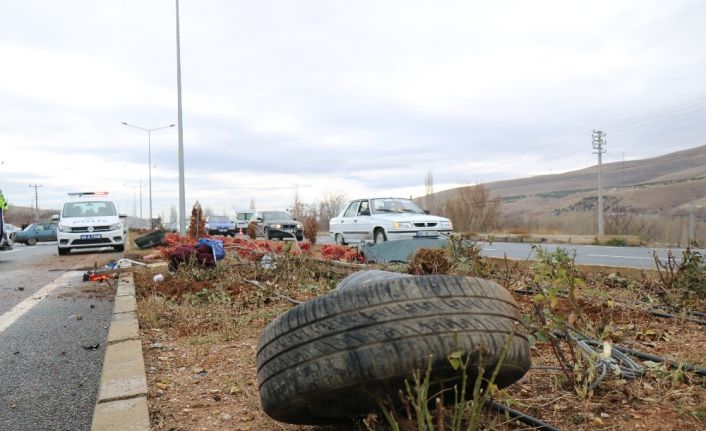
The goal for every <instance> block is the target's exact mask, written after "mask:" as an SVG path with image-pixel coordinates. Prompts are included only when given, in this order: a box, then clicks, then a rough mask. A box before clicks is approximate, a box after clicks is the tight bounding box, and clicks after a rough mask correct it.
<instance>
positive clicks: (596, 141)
mask: <svg viewBox="0 0 706 431" xmlns="http://www.w3.org/2000/svg"><path fill="white" fill-rule="evenodd" d="M591 137H592V138H593V149H594V150H596V151H595V152H594V153H593V154H598V235H603V234H604V231H603V184H602V183H601V170H602V162H603V154H604V153H605V152H606V149H605V148H603V146H604V145H605V144H606V139H605V137H606V134H605V133H603V131H602V130H594V131H593V134H592V135H591Z"/></svg>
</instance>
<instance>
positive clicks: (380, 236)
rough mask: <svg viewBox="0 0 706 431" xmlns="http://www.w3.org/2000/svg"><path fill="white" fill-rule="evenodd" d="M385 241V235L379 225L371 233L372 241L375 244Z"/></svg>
mask: <svg viewBox="0 0 706 431" xmlns="http://www.w3.org/2000/svg"><path fill="white" fill-rule="evenodd" d="M385 241H387V236H386V235H385V231H384V230H383V228H381V227H379V228H377V229H375V233H374V234H373V242H375V244H380V243H381V242H385Z"/></svg>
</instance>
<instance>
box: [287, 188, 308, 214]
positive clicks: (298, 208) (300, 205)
mask: <svg viewBox="0 0 706 431" xmlns="http://www.w3.org/2000/svg"><path fill="white" fill-rule="evenodd" d="M305 210H306V208H305V205H304V202H302V200H301V198H300V197H299V187H297V188H296V190H294V198H293V200H292V206H291V207H290V208H289V213H290V214H291V215H292V216H293V217H294V218H295V219H297V220H302V219H303V218H304V215H305V214H304V212H305Z"/></svg>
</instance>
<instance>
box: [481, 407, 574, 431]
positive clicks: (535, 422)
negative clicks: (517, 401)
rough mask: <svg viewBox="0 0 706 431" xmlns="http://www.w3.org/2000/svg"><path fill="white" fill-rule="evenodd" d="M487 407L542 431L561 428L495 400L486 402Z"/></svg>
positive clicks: (554, 430) (553, 430)
mask: <svg viewBox="0 0 706 431" xmlns="http://www.w3.org/2000/svg"><path fill="white" fill-rule="evenodd" d="M485 407H486V408H488V409H490V410H495V411H496V412H499V413H502V414H504V415H507V416H508V417H510V418H512V419H516V420H518V421H520V422H522V423H525V424H527V425H531V426H533V427H534V428H535V429H538V430H541V431H560V430H559V428H556V427H554V426H552V425H549V424H548V423H546V422H543V421H541V420H539V419H537V418H534V417H532V416H530V415H528V414H526V413H523V412H521V411H519V410H515V409H513V408H510V407H508V406H506V405H503V404H500V403H498V402H496V401H493V400H487V401H486V402H485Z"/></svg>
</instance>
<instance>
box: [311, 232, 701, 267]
mask: <svg viewBox="0 0 706 431" xmlns="http://www.w3.org/2000/svg"><path fill="white" fill-rule="evenodd" d="M316 242H317V243H318V244H331V243H332V240H331V238H330V236H324V235H321V236H319V237H317V239H316ZM478 245H480V247H481V250H482V251H481V254H482V255H483V256H488V257H500V258H502V257H504V256H507V258H508V259H515V260H525V259H529V260H537V255H536V253H535V250H533V249H532V244H529V243H517V242H492V243H489V242H478ZM539 246H541V247H543V248H545V249H546V250H547V251H549V252H553V251H555V250H556V249H557V247H562V248H564V249H565V250H567V251H568V252H569V253H570V254H571V255H572V256H573V255H574V254H575V256H576V263H578V264H582V265H601V266H614V267H619V268H639V269H655V260H654V257H653V254H652V253H653V252H656V253H657V256H658V257H659V259H660V261H662V262H664V261H666V260H667V256H668V253H669V252H670V251H671V252H672V253H673V255H674V257H675V258H676V260H677V261H679V262H680V261H681V255H682V251H683V249H681V248H673V249H666V248H649V247H610V246H602V245H579V244H539ZM698 251H700V252H701V253H702V255H703V254H706V250H698Z"/></svg>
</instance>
